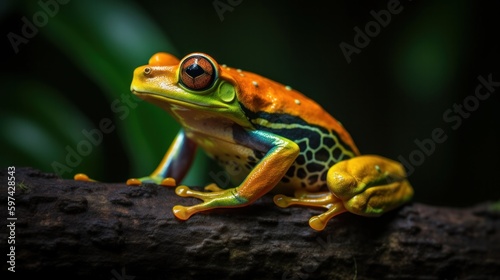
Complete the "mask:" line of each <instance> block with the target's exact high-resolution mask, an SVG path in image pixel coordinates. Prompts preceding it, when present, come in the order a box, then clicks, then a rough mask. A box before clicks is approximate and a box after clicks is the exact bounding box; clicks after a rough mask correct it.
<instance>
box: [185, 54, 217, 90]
mask: <svg viewBox="0 0 500 280" xmlns="http://www.w3.org/2000/svg"><path fill="white" fill-rule="evenodd" d="M215 76H216V70H215V66H214V65H213V63H212V62H211V61H210V60H209V59H208V58H206V57H204V56H201V55H193V56H190V57H188V58H186V59H185V60H184V61H183V62H182V64H181V72H180V81H181V82H182V84H183V85H184V86H186V87H187V88H189V89H192V90H200V91H201V90H205V89H207V88H209V87H211V86H212V84H213V82H214V80H215Z"/></svg>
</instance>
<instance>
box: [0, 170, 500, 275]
mask: <svg viewBox="0 0 500 280" xmlns="http://www.w3.org/2000/svg"><path fill="white" fill-rule="evenodd" d="M7 177H8V174H7V171H6V169H3V170H2V171H1V173H0V178H1V179H0V180H1V182H4V183H5V182H7V181H8V178H7ZM15 177H16V178H15V179H16V180H15V181H16V183H17V186H16V193H15V195H14V198H15V203H16V205H15V207H16V211H15V217H16V218H17V220H16V221H15V231H14V232H15V245H10V244H8V243H7V242H6V241H4V242H3V243H2V246H1V247H2V251H1V252H2V253H3V254H5V252H7V254H9V252H10V249H11V248H10V246H15V270H16V275H25V276H37V278H38V277H40V276H50V277H52V278H53V279H54V277H55V276H63V277H65V279H93V280H95V279H106V280H109V279H118V280H119V279H130V280H131V279H134V278H135V279H212V278H215V279H355V278H358V279H381V278H384V279H493V278H495V277H499V275H500V213H499V211H498V210H494V209H493V204H490V203H484V204H480V205H477V206H474V207H470V208H464V209H454V208H446V207H435V206H429V205H424V204H420V203H410V204H408V205H406V206H404V207H401V208H399V209H397V210H394V211H392V212H389V213H387V214H384V215H383V216H382V217H380V218H365V217H360V216H356V215H354V214H351V213H345V214H342V215H339V216H337V217H336V218H334V219H332V220H331V221H330V222H329V223H328V225H327V228H326V229H325V230H324V231H322V232H316V231H314V230H312V229H311V228H310V227H309V225H308V220H309V218H310V217H311V216H313V215H317V214H319V213H321V211H322V210H320V209H310V208H305V207H290V208H286V209H281V208H279V207H277V206H275V205H274V204H273V202H272V196H271V195H266V196H265V197H263V198H261V199H259V200H258V201H257V202H256V203H254V204H252V205H250V206H247V207H243V208H238V209H221V210H214V211H210V212H206V213H202V214H197V215H195V216H193V217H192V218H190V219H189V220H187V221H179V220H177V219H175V217H174V216H173V214H172V207H173V206H174V205H177V204H181V205H192V204H195V203H198V202H199V201H198V200H196V199H192V198H182V197H178V196H177V195H175V193H174V190H173V189H168V188H164V187H159V186H157V185H155V184H149V185H146V186H142V187H130V186H126V185H125V184H107V183H91V182H78V181H73V180H64V179H59V178H57V177H56V176H55V175H52V174H46V173H42V172H40V171H38V170H35V169H32V168H17V170H16V173H15ZM7 195H8V194H7V191H3V192H2V193H1V194H0V198H1V200H2V201H4V202H5V201H7V198H6V196H7ZM2 213H7V209H5V208H4V210H2ZM2 215H5V214H2ZM8 217H9V216H6V217H5V218H4V219H3V220H4V221H5V220H7V218H8ZM8 222H9V221H8ZM4 229H5V227H4ZM8 229H9V228H8ZM1 235H2V240H8V237H9V236H12V231H9V230H7V231H5V230H2V232H1ZM3 266H4V267H3V271H7V272H8V270H7V269H8V267H10V265H9V263H5V262H4V263H3ZM497 279H498V278H497Z"/></svg>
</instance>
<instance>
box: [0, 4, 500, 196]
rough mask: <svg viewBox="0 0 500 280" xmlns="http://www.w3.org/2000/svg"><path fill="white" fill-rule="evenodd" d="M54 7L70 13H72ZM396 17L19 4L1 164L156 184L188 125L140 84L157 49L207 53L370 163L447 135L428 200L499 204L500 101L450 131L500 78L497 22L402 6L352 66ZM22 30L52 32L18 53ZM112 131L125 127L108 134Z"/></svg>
mask: <svg viewBox="0 0 500 280" xmlns="http://www.w3.org/2000/svg"><path fill="white" fill-rule="evenodd" d="M41 2H42V3H57V4H58V7H57V10H56V8H55V6H52V8H46V7H42V6H41V5H40V3H41ZM66 2H67V3H66ZM219 2H223V3H228V2H226V1H223V0H221V1H219ZM62 3H65V4H62ZM233 3H236V2H233ZM388 3H389V1H387V2H377V3H375V2H369V1H337V2H336V3H334V4H333V5H334V6H335V8H334V9H330V8H328V7H326V6H324V5H326V4H323V3H306V2H303V1H241V2H240V3H239V4H238V5H236V6H234V7H233V6H230V9H229V8H228V9H225V10H224V9H223V10H220V9H219V10H217V9H216V8H215V7H214V6H213V1H161V2H160V1H153V0H145V1H132V0H130V1H125V0H124V1H117V0H114V1H97V0H90V1H76V0H74V1H62V0H60V3H59V2H57V1H56V0H41V1H12V0H11V1H4V2H2V4H1V6H0V16H1V20H2V27H1V28H2V34H4V38H5V39H4V44H5V47H4V48H3V52H4V54H5V57H6V59H5V66H4V68H3V70H2V71H3V72H2V76H1V77H0V81H1V83H2V97H3V102H1V103H0V117H1V119H0V125H1V129H2V137H1V138H0V145H1V147H3V148H4V152H3V153H2V156H1V158H0V164H1V165H2V166H10V165H16V166H34V167H36V168H39V169H41V170H43V171H46V172H54V162H58V163H61V164H64V165H66V166H68V168H69V169H70V171H69V170H66V171H67V172H64V173H63V174H61V175H62V177H64V178H71V177H72V176H73V175H74V174H75V173H77V172H84V173H87V174H89V175H90V176H92V177H94V178H95V179H98V180H102V181H117V182H120V181H121V182H123V181H124V180H126V179H127V178H129V177H139V176H144V175H147V174H149V173H150V172H151V171H152V170H153V169H154V168H155V167H156V165H157V164H158V162H159V161H160V160H161V158H162V156H163V154H164V153H165V151H166V149H167V148H168V146H169V144H170V141H172V139H173V137H174V135H175V134H176V133H177V130H178V128H179V125H178V124H177V123H175V122H174V121H173V119H172V118H170V116H168V115H167V114H166V113H165V112H163V111H162V110H161V109H159V108H157V107H155V106H154V105H151V104H147V103H145V102H139V101H137V100H135V99H131V94H130V90H129V86H130V82H131V78H132V71H133V70H134V68H135V67H137V66H140V65H143V64H146V63H147V61H148V59H149V57H150V56H151V55H152V54H154V53H155V52H158V51H166V52H170V53H173V54H174V55H177V56H178V57H182V56H184V55H186V54H188V53H190V52H194V51H202V52H207V53H209V54H210V55H211V56H213V57H214V58H215V59H217V60H218V61H219V62H220V63H226V64H228V65H229V66H234V67H238V68H242V69H245V70H248V71H252V72H256V73H259V74H261V75H263V76H266V77H269V78H271V79H273V80H276V81H279V82H281V83H284V84H288V85H290V86H292V87H293V88H296V89H298V90H300V91H302V92H303V93H304V94H306V95H308V96H310V97H312V98H313V99H315V100H317V101H318V102H319V103H320V104H321V105H322V106H323V107H325V109H326V110H328V111H329V112H331V113H332V115H333V116H335V117H336V118H338V119H339V120H340V121H342V123H343V124H344V126H345V127H346V128H347V129H348V130H349V132H350V133H351V135H352V136H353V138H354V140H355V141H356V143H357V145H358V147H359V148H360V150H361V152H363V153H376V154H381V155H384V156H387V157H390V158H398V157H399V156H402V157H404V158H406V159H408V156H409V155H410V154H411V153H412V152H413V151H415V150H416V149H418V147H417V146H416V144H415V140H417V139H418V140H423V139H427V138H429V137H431V132H432V131H433V130H434V129H435V128H442V129H443V130H444V131H445V133H446V135H447V140H446V142H444V143H442V144H437V145H436V147H435V150H434V151H433V152H432V154H430V155H428V156H426V157H425V158H424V161H423V162H422V163H421V164H418V166H414V167H415V172H414V173H413V174H412V175H411V177H410V181H411V182H412V183H413V185H414V187H415V189H416V200H417V201H422V202H427V203H434V204H448V205H466V204H470V203H473V202H476V201H482V200H487V199H498V198H499V196H500V194H499V191H498V187H496V186H497V183H496V182H495V181H494V179H492V177H493V176H491V175H492V174H495V172H496V170H497V169H498V167H499V165H498V163H496V162H498V160H497V158H498V156H500V151H499V148H498V141H499V140H500V139H499V136H498V133H497V132H498V127H499V125H500V118H499V117H498V114H497V113H496V108H497V106H498V97H497V96H496V95H493V94H492V96H491V97H490V98H489V99H487V100H484V101H482V102H481V104H480V106H479V108H478V109H477V110H475V111H474V112H472V114H471V116H470V117H468V118H464V119H463V125H462V126H461V127H460V128H459V129H456V130H454V129H451V128H450V124H449V123H447V122H446V121H445V120H444V119H443V113H444V112H445V111H446V110H448V109H450V108H453V105H454V104H462V102H463V101H464V99H465V98H466V97H467V96H470V95H472V94H474V90H475V88H476V86H477V85H478V80H477V77H478V76H479V75H483V76H485V77H486V76H487V75H488V74H492V75H493V80H495V81H497V80H500V74H499V73H498V69H499V68H500V63H499V61H500V59H499V54H500V51H499V49H500V48H499V45H498V43H495V41H494V40H493V37H494V36H492V34H495V32H497V30H496V29H495V26H498V20H496V19H495V18H496V17H495V16H494V11H495V9H493V7H490V6H489V5H488V4H485V3H476V2H473V1H465V0H460V1H451V0H448V1H439V2H421V1H400V4H399V5H400V7H401V12H400V13H398V14H392V16H391V18H390V21H389V23H388V24H387V26H384V27H380V29H379V30H378V32H377V34H376V35H375V36H372V37H370V38H369V39H370V42H369V44H368V45H367V46H366V47H363V48H360V49H359V52H358V53H355V54H352V56H351V59H352V61H351V63H348V62H347V61H346V58H345V56H344V55H343V53H342V51H341V49H340V48H339V44H340V43H341V42H345V43H348V44H351V45H354V41H355V35H356V33H355V30H354V27H359V28H360V29H362V30H364V28H365V27H366V25H367V24H369V23H370V22H372V21H374V17H373V15H372V13H371V11H374V12H379V11H381V10H383V9H387V4H388ZM46 5H48V4H46ZM46 9H52V10H48V12H47V11H46ZM44 11H45V13H46V14H47V16H46V19H44V17H43V16H41V13H43V12H44ZM36 15H38V16H36ZM23 18H26V19H27V20H28V21H31V22H33V21H38V22H39V23H44V24H41V25H40V26H39V27H38V28H37V30H36V32H32V33H33V34H34V35H33V36H30V38H25V40H26V41H27V42H23V43H20V44H19V45H18V46H17V47H18V52H17V53H16V52H15V47H13V45H12V42H11V39H9V34H12V33H15V34H18V35H20V36H22V31H23V25H24V24H25V21H24V20H23ZM42 25H43V26H42ZM108 120H109V122H108ZM103 121H104V123H106V124H107V125H108V128H109V127H111V128H113V129H109V130H110V131H108V132H103V131H102V129H101V127H100V126H101V124H102V122H103ZM96 130H101V132H102V138H99V137H97V136H98V134H96ZM92 132H93V133H94V134H92ZM88 135H93V137H94V138H92V137H90V138H89V136H88ZM96 137H97V138H96ZM96 139H100V141H97V140H96ZM92 140H93V141H96V142H99V143H98V144H97V145H94V144H92V145H91V151H90V152H89V151H88V149H87V150H85V148H88V146H86V145H85V143H84V142H85V141H87V142H91V141H92ZM79 147H80V149H81V150H82V151H84V152H85V154H86V155H85V156H81V159H80V161H79V162H78V160H77V159H76V158H75V157H71V156H69V157H70V158H69V159H70V163H75V164H72V165H74V166H70V165H69V164H68V155H69V154H71V152H69V151H70V150H76V151H77V152H78V148H79ZM198 155H199V157H198V159H197V161H196V163H195V168H194V169H193V170H192V171H191V172H190V173H189V176H188V178H187V179H186V182H187V183H189V184H197V185H203V184H205V183H208V182H209V181H210V180H211V178H210V173H211V171H214V170H216V169H215V168H214V167H212V166H211V165H208V163H207V159H206V157H204V156H203V154H202V153H199V154H198ZM72 161H74V162H72ZM487 162H488V163H487ZM492 162H493V163H492ZM76 163H77V164H76Z"/></svg>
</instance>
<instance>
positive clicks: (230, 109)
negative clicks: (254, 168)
mask: <svg viewBox="0 0 500 280" xmlns="http://www.w3.org/2000/svg"><path fill="white" fill-rule="evenodd" d="M220 72H221V69H220V66H219V65H218V64H217V62H216V61H215V60H214V59H213V58H212V57H210V56H208V55H206V54H203V53H192V54H189V55H187V56H186V57H184V58H183V59H182V60H179V59H177V58H176V57H175V56H173V55H171V54H167V53H157V54H155V55H153V56H152V57H151V59H150V60H149V63H148V65H144V66H140V67H138V68H136V69H135V71H134V78H133V80H132V85H131V91H132V92H133V93H134V94H135V95H137V96H139V97H140V98H143V99H145V100H147V101H149V102H152V103H154V104H156V105H158V106H160V107H162V108H164V109H166V110H167V111H170V110H171V108H173V107H182V108H188V109H190V110H192V111H194V112H199V113H209V114H215V115H217V116H220V117H222V118H224V119H231V120H232V121H234V122H236V123H239V124H240V125H244V126H245V125H248V123H247V120H246V118H245V116H244V113H243V111H242V110H241V107H240V106H239V105H238V100H237V97H236V89H235V87H234V86H233V84H234V83H232V82H231V81H228V80H227V79H221V78H220V76H219V75H220Z"/></svg>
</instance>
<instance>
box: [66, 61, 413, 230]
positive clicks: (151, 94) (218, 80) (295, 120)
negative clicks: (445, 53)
mask: <svg viewBox="0 0 500 280" xmlns="http://www.w3.org/2000/svg"><path fill="white" fill-rule="evenodd" d="M131 91H132V93H133V94H135V95H137V96H139V97H140V98H143V99H144V100H147V101H149V102H151V103H154V104H156V105H158V106H160V107H161V108H163V109H165V110H166V111H167V112H168V113H170V115H172V116H173V117H174V118H175V119H176V120H177V121H178V122H179V123H180V125H181V126H182V128H181V130H180V131H179V133H178V134H177V136H176V138H175V140H174V141H173V143H172V144H171V146H170V148H169V149H168V151H167V153H166V154H165V156H164V158H163V160H162V161H161V163H160V164H159V166H158V167H157V168H156V170H155V171H154V172H153V173H152V174H151V175H150V176H148V177H143V178H139V179H129V180H128V181H127V184H129V185H140V184H141V183H143V182H155V183H157V184H162V185H171V184H172V182H173V181H172V179H171V178H174V179H175V180H177V181H180V180H182V179H183V177H184V175H185V174H186V173H187V171H188V169H189V167H190V165H191V162H192V161H193V158H194V155H195V150H196V148H197V147H200V148H201V149H203V150H204V151H205V152H206V153H207V154H208V155H209V156H210V157H211V158H213V159H214V160H215V161H217V162H218V163H219V164H220V165H222V166H223V167H224V168H225V170H226V171H227V173H228V174H229V175H230V177H231V179H232V183H234V186H235V187H231V188H227V189H223V188H221V187H225V186H217V185H216V184H210V185H208V186H206V187H205V191H196V190H192V189H190V188H189V187H187V186H182V185H181V186H178V187H177V188H176V189H175V192H176V193H177V194H178V195H179V196H182V197H195V198H198V199H201V200H203V203H200V204H197V205H194V206H180V205H176V206H174V207H173V212H174V215H175V216H176V217H177V218H179V219H181V220H187V219H188V218H189V217H191V215H193V214H195V213H198V212H201V211H205V210H209V209H214V208H231V207H242V206H247V205H249V204H252V203H253V202H254V201H256V200H257V199H259V198H260V197H262V196H263V195H265V194H267V193H268V192H270V191H271V190H273V191H274V192H276V193H280V194H277V195H275V196H274V202H275V204H276V205H278V206H279V207H288V206H290V205H294V204H295V205H306V206H313V207H323V208H325V209H326V212H324V213H322V214H320V215H318V216H314V217H312V218H311V219H310V220H309V225H310V226H311V227H312V228H313V229H315V230H318V231H320V230H323V229H324V228H325V226H326V224H327V222H328V221H329V220H330V219H331V218H332V217H334V216H335V215H338V214H340V213H343V212H346V211H349V212H352V213H355V214H358V215H363V216H379V215H381V214H383V213H385V212H387V211H389V210H391V209H394V208H396V207H398V206H400V205H402V204H403V203H405V202H407V201H408V200H410V199H411V197H412V195H413V189H412V187H411V185H410V183H409V182H408V180H407V179H406V174H405V170H404V168H403V166H402V165H401V164H399V163H398V162H395V161H393V160H390V159H387V158H384V157H381V156H377V155H360V153H359V151H358V149H357V148H356V146H355V144H354V142H353V140H352V139H351V136H350V135H349V134H348V132H347V131H346V130H345V129H344V127H343V126H342V124H340V122H338V121H337V120H336V119H334V118H333V117H332V116H331V115H329V114H328V113H327V112H326V111H325V110H324V109H323V108H322V107H321V106H320V105H318V104H317V103H316V102H314V101H313V100H311V99H309V98H307V97H306V96H304V95H303V94H301V93H300V92H298V91H296V90H293V89H292V88H290V87H288V86H285V85H282V84H280V83H277V82H274V81H272V80H269V79H267V78H264V77H262V76H259V75H257V74H254V73H250V72H246V71H242V70H240V69H235V68H231V67H228V66H226V65H219V64H218V63H217V62H216V61H215V60H214V59H213V58H212V57H210V56H209V55H207V54H204V53H192V54H189V55H187V56H186V57H184V58H183V59H182V60H180V61H179V59H177V58H176V57H174V56H173V55H171V54H167V53H157V54H155V55H153V56H152V57H151V59H150V60H149V64H148V65H144V66H141V67H138V68H137V69H135V71H134V77H133V81H132V85H131ZM75 179H78V180H90V179H88V177H87V176H85V175H83V174H78V175H76V176H75ZM174 185H175V183H174ZM293 194H294V195H293ZM289 195H293V196H289Z"/></svg>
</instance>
